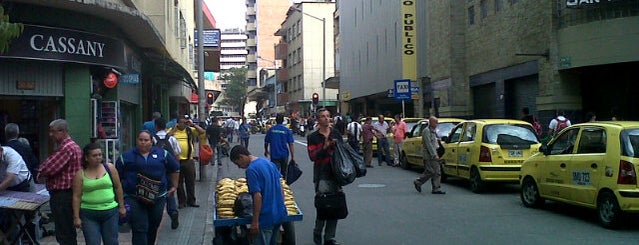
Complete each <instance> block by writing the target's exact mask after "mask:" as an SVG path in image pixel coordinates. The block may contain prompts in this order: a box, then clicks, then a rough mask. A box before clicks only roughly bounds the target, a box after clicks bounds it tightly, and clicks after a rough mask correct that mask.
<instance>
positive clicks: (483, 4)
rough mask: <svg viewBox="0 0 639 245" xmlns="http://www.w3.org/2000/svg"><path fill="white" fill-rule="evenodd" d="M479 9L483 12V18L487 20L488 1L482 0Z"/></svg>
mask: <svg viewBox="0 0 639 245" xmlns="http://www.w3.org/2000/svg"><path fill="white" fill-rule="evenodd" d="M479 8H480V10H481V18H482V19H485V18H486V16H488V0H481V2H480V3H479Z"/></svg>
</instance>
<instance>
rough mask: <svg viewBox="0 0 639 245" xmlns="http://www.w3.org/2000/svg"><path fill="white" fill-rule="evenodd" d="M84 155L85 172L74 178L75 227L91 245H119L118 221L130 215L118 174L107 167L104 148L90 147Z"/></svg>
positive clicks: (86, 147) (83, 168)
mask: <svg viewBox="0 0 639 245" xmlns="http://www.w3.org/2000/svg"><path fill="white" fill-rule="evenodd" d="M82 153H83V154H82V169H80V170H79V171H78V172H77V173H76V175H75V178H74V179H73V224H74V225H75V227H76V228H81V229H82V233H83V234H84V239H85V241H86V244H87V245H92V244H96V245H99V244H101V243H102V242H103V243H104V245H111V244H118V220H119V218H120V217H124V216H125V215H126V209H125V206H124V198H123V194H122V193H123V192H122V184H121V183H120V181H119V180H120V177H119V176H118V171H117V170H116V169H115V167H114V166H113V164H110V163H106V164H103V159H104V158H103V155H102V149H101V147H100V145H98V144H95V143H92V144H88V145H86V146H85V147H84V149H83V151H82ZM107 167H108V168H109V169H108V170H107V169H106V168H107ZM112 180H116V181H112Z"/></svg>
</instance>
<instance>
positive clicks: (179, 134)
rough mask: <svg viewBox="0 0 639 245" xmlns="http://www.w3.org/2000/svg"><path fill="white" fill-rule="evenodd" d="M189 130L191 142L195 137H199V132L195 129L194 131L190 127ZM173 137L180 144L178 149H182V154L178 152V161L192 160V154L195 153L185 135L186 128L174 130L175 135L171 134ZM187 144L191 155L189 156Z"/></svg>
mask: <svg viewBox="0 0 639 245" xmlns="http://www.w3.org/2000/svg"><path fill="white" fill-rule="evenodd" d="M190 128H191V133H192V136H191V140H195V138H196V137H199V136H200V132H198V131H197V129H195V128H194V127H190ZM173 137H175V138H176V139H177V141H178V142H179V143H180V148H181V149H182V152H180V159H178V160H188V159H191V158H193V153H194V152H195V148H194V146H193V142H192V141H191V142H188V136H187V135H186V128H185V129H184V130H180V129H179V128H176V130H175V133H174V134H173ZM189 144H190V145H191V155H190V156H189V155H188V154H189Z"/></svg>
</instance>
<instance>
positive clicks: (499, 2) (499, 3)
mask: <svg viewBox="0 0 639 245" xmlns="http://www.w3.org/2000/svg"><path fill="white" fill-rule="evenodd" d="M503 6H504V0H495V13H497V12H499V11H501V9H502V8H503Z"/></svg>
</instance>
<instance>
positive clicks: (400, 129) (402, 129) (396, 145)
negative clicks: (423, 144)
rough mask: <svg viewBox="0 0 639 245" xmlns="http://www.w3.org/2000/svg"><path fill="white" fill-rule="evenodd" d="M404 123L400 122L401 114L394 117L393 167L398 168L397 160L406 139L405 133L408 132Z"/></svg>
mask: <svg viewBox="0 0 639 245" xmlns="http://www.w3.org/2000/svg"><path fill="white" fill-rule="evenodd" d="M407 127H408V126H406V122H404V121H403V120H402V115H401V114H396V115H395V127H394V128H393V151H394V152H395V161H394V162H393V166H394V167H397V166H399V159H400V158H401V156H402V152H403V147H404V140H405V139H406V131H408V128H407Z"/></svg>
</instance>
